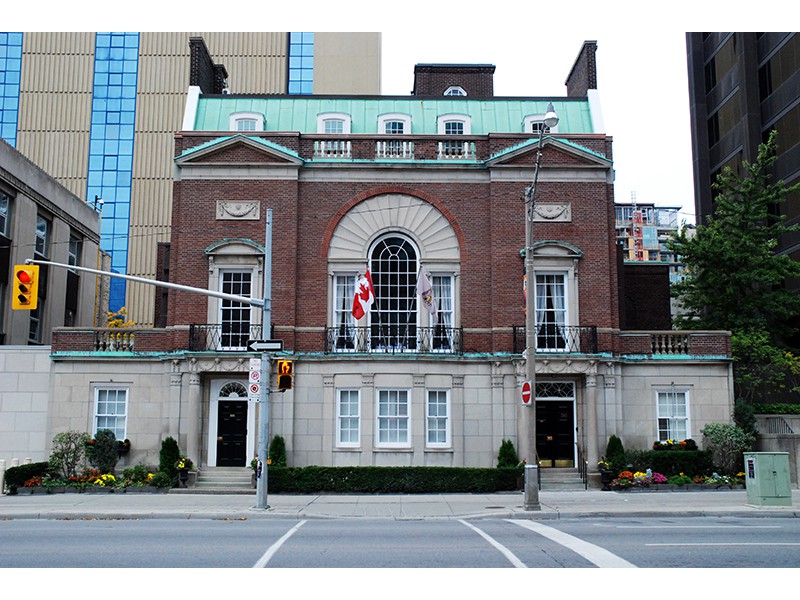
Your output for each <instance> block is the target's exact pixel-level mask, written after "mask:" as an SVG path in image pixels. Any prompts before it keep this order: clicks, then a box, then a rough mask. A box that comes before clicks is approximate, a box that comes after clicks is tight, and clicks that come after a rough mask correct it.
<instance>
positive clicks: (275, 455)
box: [268, 435, 286, 467]
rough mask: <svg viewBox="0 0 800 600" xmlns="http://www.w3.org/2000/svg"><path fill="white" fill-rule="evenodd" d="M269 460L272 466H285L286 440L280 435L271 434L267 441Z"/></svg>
mask: <svg viewBox="0 0 800 600" xmlns="http://www.w3.org/2000/svg"><path fill="white" fill-rule="evenodd" d="M268 456H269V460H270V462H271V463H272V466H273V467H285V466H286V440H284V439H283V436H282V435H276V436H273V438H272V441H271V442H270V443H269V454H268Z"/></svg>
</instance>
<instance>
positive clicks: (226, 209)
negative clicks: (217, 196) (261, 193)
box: [217, 200, 261, 221]
mask: <svg viewBox="0 0 800 600" xmlns="http://www.w3.org/2000/svg"><path fill="white" fill-rule="evenodd" d="M260 218H261V203H260V202H237V201H235V200H217V220H218V221H258V220H259V219H260Z"/></svg>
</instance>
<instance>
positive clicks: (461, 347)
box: [53, 42, 732, 469]
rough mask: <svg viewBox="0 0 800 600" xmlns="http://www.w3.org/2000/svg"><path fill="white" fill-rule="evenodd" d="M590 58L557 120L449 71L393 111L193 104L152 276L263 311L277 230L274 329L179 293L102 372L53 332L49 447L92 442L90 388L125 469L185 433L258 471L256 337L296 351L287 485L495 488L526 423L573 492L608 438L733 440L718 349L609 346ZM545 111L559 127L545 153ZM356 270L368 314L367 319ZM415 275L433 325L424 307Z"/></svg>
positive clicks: (637, 337)
mask: <svg viewBox="0 0 800 600" xmlns="http://www.w3.org/2000/svg"><path fill="white" fill-rule="evenodd" d="M594 48H595V45H594V43H593V42H587V43H586V44H585V45H584V47H583V48H582V49H581V53H580V55H579V57H578V60H577V61H576V66H575V67H574V68H573V72H572V73H571V74H570V76H569V78H568V81H567V88H568V89H571V90H579V91H578V92H573V94H569V95H567V96H565V97H560V98H555V97H553V98H536V97H525V98H499V97H494V96H492V95H491V89H492V86H491V82H490V81H489V82H487V81H485V79H486V78H487V77H489V78H490V77H491V72H492V71H493V69H492V68H489V67H487V66H486V65H466V66H458V67H453V66H450V67H449V70H451V71H453V73H452V74H451V76H450V77H446V76H445V72H446V71H447V70H448V66H441V68H439V67H437V68H436V69H433V66H431V65H423V66H421V67H418V69H419V70H418V72H417V73H416V75H415V88H414V89H415V94H414V95H412V96H403V97H395V96H392V97H383V96H305V97H301V96H291V95H250V94H248V95H237V94H219V95H217V94H192V93H191V91H190V94H189V95H188V100H187V109H186V115H187V117H186V118H185V119H184V131H181V132H178V133H177V134H176V136H175V152H174V156H175V160H174V164H175V180H174V189H173V198H172V207H173V212H172V234H171V240H170V243H169V245H168V246H166V245H165V246H162V251H161V252H160V253H159V256H160V257H161V264H160V268H159V270H160V272H161V273H162V278H164V279H168V280H169V281H170V282H172V283H176V284H179V285H183V286H191V287H194V288H201V289H209V290H217V291H219V292H221V293H225V294H234V295H236V296H239V297H260V296H261V290H262V289H263V287H264V279H265V276H266V274H265V256H267V257H269V256H270V254H269V253H268V252H267V250H268V248H267V246H268V243H267V237H266V232H267V231H268V230H269V231H270V232H271V236H270V237H271V241H272V243H271V245H269V250H271V263H270V266H271V268H270V269H269V270H268V271H266V272H269V273H270V275H271V287H270V312H269V314H270V316H271V321H272V322H271V327H270V328H269V330H266V328H264V327H262V322H261V319H262V311H261V310H259V309H257V308H253V307H251V306H249V305H247V304H242V303H240V302H236V301H235V300H231V299H230V298H215V297H204V296H200V295H196V294H192V293H188V292H185V291H180V290H174V289H171V290H169V292H168V293H167V294H163V295H161V296H160V300H159V307H158V310H159V311H160V312H161V313H163V314H165V315H166V318H167V326H166V327H165V328H163V329H150V330H142V331H138V330H137V331H131V332H126V335H128V336H130V340H131V341H132V344H133V345H132V347H131V346H130V345H129V346H127V347H123V348H119V347H118V348H117V349H115V350H114V351H113V352H111V351H107V352H102V353H94V354H92V355H88V356H87V353H85V352H84V351H83V350H84V349H85V348H87V347H88V346H89V345H91V344H95V346H96V345H97V344H96V340H95V339H94V338H93V335H95V334H93V333H92V332H86V331H83V332H79V331H75V330H66V329H64V330H60V331H58V332H56V341H54V352H53V360H54V367H53V374H54V385H56V386H59V389H61V390H62V391H63V393H62V397H61V398H59V399H58V400H56V399H54V402H58V405H59V410H58V412H59V414H60V421H59V422H58V424H57V428H60V429H66V428H82V429H86V428H91V427H93V424H94V423H95V422H96V418H97V415H96V414H95V415H93V414H92V410H91V408H90V406H91V398H89V397H87V393H86V388H87V385H88V387H90V388H91V389H92V390H94V391H93V392H92V393H93V394H97V393H106V392H107V391H108V390H113V391H114V393H115V394H117V398H119V400H120V406H122V407H124V409H125V411H124V415H123V416H121V418H120V419H119V420H118V422H119V426H120V430H121V433H122V434H123V435H125V437H128V438H130V439H131V442H132V451H131V455H130V458H129V459H128V460H132V461H134V462H136V461H141V460H145V461H147V460H149V461H152V460H153V458H154V457H155V456H157V450H158V442H159V441H160V439H163V437H165V436H166V435H172V436H174V437H176V438H177V439H179V442H180V444H181V447H182V448H185V449H186V450H187V451H188V452H189V454H190V455H191V457H192V458H193V459H194V460H195V462H196V463H198V464H199V465H200V467H201V469H203V468H211V467H217V466H244V465H245V464H247V463H248V462H249V460H250V458H251V457H252V456H253V455H254V454H255V452H256V441H257V440H256V432H257V427H256V424H257V415H256V412H257V405H256V404H255V403H254V402H253V401H251V400H248V394H247V386H248V370H249V360H250V358H251V357H253V356H254V355H253V354H252V353H251V352H247V348H246V346H247V341H248V340H251V339H280V340H283V342H284V351H282V352H280V353H278V354H277V357H282V358H289V359H291V360H293V362H294V385H293V388H292V389H291V390H289V391H286V392H283V393H272V394H270V404H269V406H270V415H269V426H270V433H271V434H272V435H275V434H280V435H282V436H283V437H284V438H285V440H286V444H287V452H288V457H289V464H290V465H294V466H303V465H444V466H483V467H488V466H493V465H494V464H495V463H496V457H497V451H498V448H499V446H500V444H501V442H502V440H504V439H511V440H512V441H513V442H514V443H515V446H517V447H518V448H524V447H528V446H531V445H532V443H533V440H526V439H525V435H526V433H525V432H526V431H528V422H529V421H530V420H531V419H533V418H535V419H536V440H535V448H536V451H537V453H538V457H539V459H540V460H541V463H542V465H543V466H545V467H565V468H575V467H576V466H577V465H578V464H579V463H582V462H583V461H589V463H590V464H593V463H594V462H595V461H597V460H598V458H599V457H600V455H601V454H602V453H603V451H604V449H605V446H606V443H607V441H608V436H609V435H611V434H617V435H619V436H620V437H622V439H623V442H624V443H625V445H626V447H629V448H637V447H639V448H645V447H649V446H650V445H651V444H652V443H653V441H654V440H656V439H659V438H662V439H666V438H678V439H683V438H687V437H695V438H698V439H699V438H700V434H699V431H700V429H701V428H702V427H703V426H704V425H705V423H707V422H711V421H728V420H729V419H730V411H731V405H732V398H731V389H730V339H729V336H728V335H727V334H726V333H725V332H677V331H626V330H623V329H621V327H620V322H621V317H620V313H621V310H622V304H623V303H622V302H621V299H620V294H621V292H620V290H621V289H622V287H623V286H622V283H623V282H621V281H620V278H621V277H622V270H621V268H620V265H621V260H620V254H619V248H618V246H617V243H616V239H615V238H616V236H615V213H614V198H613V183H612V182H613V156H612V139H611V137H609V136H608V135H607V134H606V133H605V132H603V131H601V130H599V129H600V125H599V124H601V123H602V120H601V119H600V115H599V114H598V112H597V111H598V102H597V90H596V89H595V87H596V86H595V83H594V81H595V75H594ZM424 70H429V71H433V70H435V71H437V73H436V83H435V86H434V87H427V86H425V85H421V81H422V77H421V72H422V71H424ZM462 76H463V77H464V79H460V77H462ZM575 77H580V78H583V79H584V80H583V81H577V82H576V81H574V78H575ZM476 82H477V83H476ZM478 84H480V85H478ZM443 86H446V87H445V89H441V88H442V87H443ZM454 88H458V89H459V90H460V91H459V92H458V93H455V92H454V91H453V89H454ZM448 90H450V91H449V92H448ZM472 90H479V91H477V92H475V96H472V95H470V94H471V91H472ZM423 92H424V93H423ZM462 92H463V93H462ZM550 104H552V107H553V109H554V110H555V112H556V113H557V114H558V116H559V118H560V120H559V123H558V125H557V126H556V127H554V128H553V129H552V130H549V129H546V130H544V131H542V128H544V123H543V117H544V115H545V112H546V111H547V110H548V106H549V105H550ZM245 121H246V122H247V125H246V127H243V126H242V124H243V122H245ZM187 124H189V125H191V126H187ZM540 133H541V144H542V158H541V167H540V169H539V174H538V187H537V193H536V199H537V202H536V207H535V216H534V227H535V243H534V247H535V261H534V262H535V276H534V278H533V281H534V285H532V286H531V287H532V289H533V290H534V293H535V294H536V319H535V320H536V324H537V335H536V341H537V348H536V371H537V378H536V385H535V392H536V400H537V402H536V407H535V408H530V407H523V406H522V405H521V402H520V387H521V384H522V382H523V379H524V377H525V358H524V355H523V351H524V340H525V335H524V334H525V331H524V329H525V327H524V324H525V315H524V299H523V298H524V296H523V259H522V251H523V248H524V245H525V231H524V229H525V205H524V204H523V202H522V196H523V192H524V191H525V189H526V188H527V187H528V186H529V185H530V182H531V181H532V179H533V177H534V171H535V164H536V157H537V148H538V146H539V140H540ZM267 215H272V218H271V220H270V223H269V225H268V224H267V222H266V221H267ZM367 269H369V272H370V275H371V280H372V284H373V288H374V298H375V300H374V302H373V303H372V304H371V306H369V307H368V310H367V312H366V315H365V316H363V317H361V318H358V319H357V318H356V317H355V316H354V314H353V312H352V307H353V305H354V296H355V293H356V289H357V286H358V285H360V281H361V279H362V276H364V274H365V271H366V270H367ZM422 275H424V278H425V279H426V280H427V282H429V283H430V288H431V290H432V295H433V303H432V305H433V307H435V311H434V312H433V314H432V312H430V311H428V310H426V308H425V307H424V305H423V303H422V302H421V301H420V298H421V297H420V295H418V293H417V289H418V284H419V282H420V280H421V279H422ZM635 287H636V286H631V288H632V289H633V288H635ZM625 302H626V303H628V302H630V299H627V298H626V300H625ZM133 340H135V341H133ZM90 354H91V353H90ZM98 361H103V365H104V367H103V369H101V370H100V371H99V372H100V373H103V374H102V375H99V374H98ZM109 361H110V362H109ZM109 364H111V365H114V366H113V367H109ZM114 373H117V375H115V374H114ZM87 382H91V383H90V384H88V383H87ZM89 396H91V394H89ZM93 419H94V420H93ZM55 426H56V424H55V423H54V427H55ZM523 457H524V458H526V459H528V460H532V456H529V455H523Z"/></svg>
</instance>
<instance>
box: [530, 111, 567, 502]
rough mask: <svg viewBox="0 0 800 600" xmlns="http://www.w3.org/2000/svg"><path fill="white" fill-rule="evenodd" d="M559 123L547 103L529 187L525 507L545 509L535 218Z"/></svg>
mask: <svg viewBox="0 0 800 600" xmlns="http://www.w3.org/2000/svg"><path fill="white" fill-rule="evenodd" d="M556 125H558V115H556V113H555V110H554V109H553V103H552V102H550V103H548V105H547V113H546V114H545V115H544V119H543V121H542V127H540V128H539V145H538V146H537V149H536V166H535V168H534V171H533V182H532V183H531V184H530V185H529V186H528V187H527V188H526V189H525V196H524V197H525V277H526V281H527V291H526V294H525V378H526V379H527V381H529V382H530V385H531V402H530V404H528V405H527V406H525V407H524V408H523V411H525V410H528V409H529V410H530V411H531V412H530V413H525V412H523V420H524V421H525V423H526V424H527V429H528V432H527V436H526V437H527V439H526V440H525V442H526V444H528V447H527V452H524V453H523V458H525V460H526V465H525V501H524V508H525V510H541V509H542V507H541V505H540V504H539V471H538V469H539V457H538V454H537V453H536V276H535V275H534V271H533V220H534V217H535V208H536V183H537V182H538V180H539V168H540V167H541V163H542V140H543V138H544V131H545V129H548V130H549V129H552V128H553V127H555V126H556Z"/></svg>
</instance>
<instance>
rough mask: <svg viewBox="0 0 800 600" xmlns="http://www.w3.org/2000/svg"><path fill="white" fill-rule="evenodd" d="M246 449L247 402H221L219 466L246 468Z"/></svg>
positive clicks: (218, 445) (219, 410)
mask: <svg viewBox="0 0 800 600" xmlns="http://www.w3.org/2000/svg"><path fill="white" fill-rule="evenodd" d="M246 449H247V402H242V401H233V400H220V401H219V408H218V409H217V466H218V467H244V466H245V464H246V461H247V456H246V454H247V453H246Z"/></svg>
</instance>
